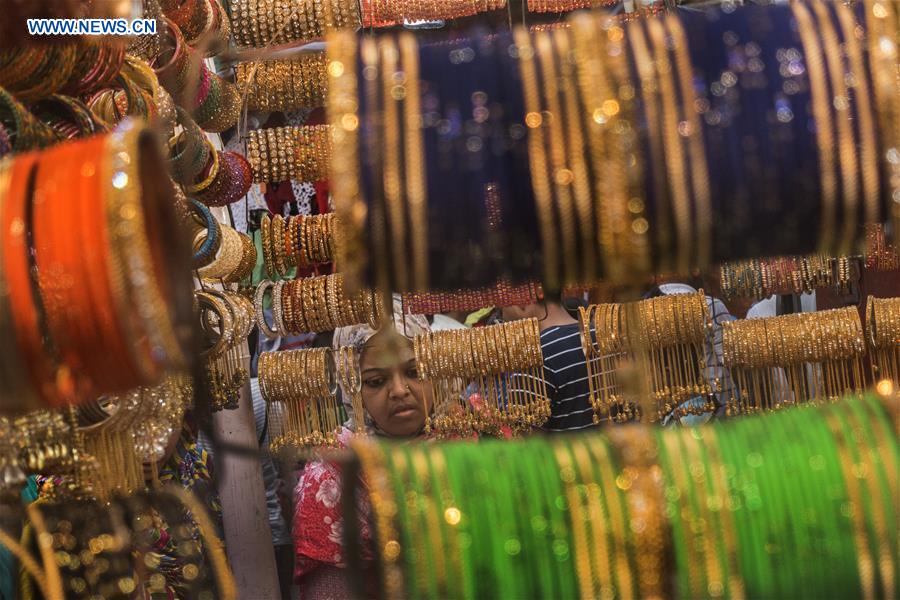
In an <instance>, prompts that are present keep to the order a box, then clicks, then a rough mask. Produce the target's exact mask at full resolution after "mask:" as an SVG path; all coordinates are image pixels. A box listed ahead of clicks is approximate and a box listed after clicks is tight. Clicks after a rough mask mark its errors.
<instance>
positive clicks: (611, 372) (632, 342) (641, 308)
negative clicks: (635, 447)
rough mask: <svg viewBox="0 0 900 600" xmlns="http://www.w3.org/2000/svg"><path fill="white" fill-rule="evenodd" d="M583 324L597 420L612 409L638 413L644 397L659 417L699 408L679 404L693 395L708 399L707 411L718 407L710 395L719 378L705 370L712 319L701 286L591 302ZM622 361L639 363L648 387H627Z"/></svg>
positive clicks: (626, 415)
mask: <svg viewBox="0 0 900 600" xmlns="http://www.w3.org/2000/svg"><path fill="white" fill-rule="evenodd" d="M580 324H581V335H582V340H583V348H584V350H585V355H586V359H587V367H588V383H589V388H590V391H591V403H592V405H593V406H594V411H595V419H596V420H605V419H607V418H609V415H610V414H611V412H612V411H613V409H615V412H616V415H617V419H618V420H628V419H631V418H633V417H634V416H635V409H636V403H637V400H638V398H641V397H649V398H651V399H652V400H653V401H654V402H655V403H656V416H657V417H658V418H660V419H661V418H663V417H664V416H666V415H669V414H671V415H674V416H675V417H676V418H679V417H681V416H684V414H688V413H689V412H691V411H699V410H700V409H697V408H690V409H688V408H683V407H680V406H679V405H680V404H681V403H682V402H684V401H685V400H687V399H688V398H691V397H694V396H700V397H705V398H706V403H705V405H704V406H703V408H702V410H703V411H706V410H710V409H712V408H714V407H713V406H712V404H711V403H712V400H711V398H710V396H711V394H712V393H713V392H714V391H716V389H715V388H716V387H717V384H718V382H716V381H712V382H711V381H709V380H708V377H707V372H706V371H707V364H706V352H705V346H706V344H707V339H708V336H709V334H710V331H711V322H710V317H709V309H708V306H707V303H706V296H705V295H704V293H703V292H702V290H701V291H699V292H697V293H696V294H672V295H666V296H660V297H657V298H650V299H647V300H641V301H638V302H631V303H626V304H599V305H591V306H589V307H588V308H586V309H583V310H582V311H581V313H580ZM623 362H629V363H633V364H634V365H635V366H636V367H637V369H638V372H640V373H641V378H640V381H641V383H642V384H643V385H645V386H646V388H647V389H644V390H641V389H628V386H625V385H624V383H623V382H621V381H620V380H619V367H620V363H623ZM632 388H633V386H632Z"/></svg>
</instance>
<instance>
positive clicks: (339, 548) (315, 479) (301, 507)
mask: <svg viewBox="0 0 900 600" xmlns="http://www.w3.org/2000/svg"><path fill="white" fill-rule="evenodd" d="M352 436H353V433H352V432H351V431H350V430H349V429H347V428H343V429H342V430H341V433H340V435H339V436H338V439H339V441H340V443H341V445H342V446H346V444H348V443H349V441H350V439H351V438H352ZM341 483H342V479H341V467H340V466H339V465H337V464H335V463H332V462H327V461H321V460H315V461H312V462H310V463H308V464H307V465H306V467H305V468H304V469H303V475H302V476H301V477H300V481H299V482H298V483H297V487H296V488H295V490H294V504H295V507H296V508H295V509H294V523H293V537H294V554H295V556H296V562H295V566H294V580H295V581H297V582H298V583H299V582H300V580H301V579H302V578H303V577H304V576H305V575H307V574H309V573H311V572H312V571H314V570H315V569H316V568H318V567H320V566H323V565H325V566H333V567H340V568H344V567H345V566H346V563H345V560H344V550H343V534H344V519H343V516H342V514H341V487H342V485H341ZM363 489H365V488H363ZM357 502H358V511H357V514H359V530H360V539H361V540H362V544H361V545H360V548H359V550H360V553H361V556H362V559H363V560H364V561H371V560H372V548H371V543H370V542H371V539H372V534H371V531H370V529H369V514H370V512H371V506H370V503H369V498H368V495H367V494H360V495H359V498H358V500H357Z"/></svg>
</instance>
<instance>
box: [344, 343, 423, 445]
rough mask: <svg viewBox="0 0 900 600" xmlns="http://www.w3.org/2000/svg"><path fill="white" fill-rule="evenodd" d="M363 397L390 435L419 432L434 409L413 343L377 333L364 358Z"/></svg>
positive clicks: (403, 435)
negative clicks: (417, 363) (431, 407)
mask: <svg viewBox="0 0 900 600" xmlns="http://www.w3.org/2000/svg"><path fill="white" fill-rule="evenodd" d="M360 371H361V372H362V400H363V406H364V407H365V409H366V412H368V413H369V415H370V416H371V417H372V419H374V421H375V424H376V425H378V427H379V429H381V430H382V431H384V432H385V433H387V434H388V435H390V436H395V437H406V436H411V435H415V434H417V433H419V432H420V431H421V430H422V428H423V427H424V426H425V417H426V416H427V415H428V411H429V410H430V404H431V402H430V398H428V397H427V396H428V394H427V393H426V386H425V385H424V384H423V382H421V381H419V378H418V374H417V372H416V358H415V354H414V353H413V347H412V342H410V341H409V340H408V339H406V338H404V337H401V336H399V335H392V334H391V333H387V334H385V333H379V334H378V335H375V336H374V337H373V338H372V339H371V340H369V343H368V344H366V347H365V349H364V350H363V352H362V356H361V357H360Z"/></svg>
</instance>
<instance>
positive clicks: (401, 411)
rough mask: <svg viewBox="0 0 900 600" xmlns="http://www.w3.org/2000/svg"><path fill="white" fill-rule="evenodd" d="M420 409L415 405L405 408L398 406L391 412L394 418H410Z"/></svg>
mask: <svg viewBox="0 0 900 600" xmlns="http://www.w3.org/2000/svg"><path fill="white" fill-rule="evenodd" d="M417 409H418V407H417V406H416V405H415V404H408V405H405V406H398V407H397V408H395V409H393V410H392V411H391V416H392V417H409V416H412V415H414V414H415V413H416V410H417Z"/></svg>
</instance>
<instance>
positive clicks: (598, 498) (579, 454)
mask: <svg viewBox="0 0 900 600" xmlns="http://www.w3.org/2000/svg"><path fill="white" fill-rule="evenodd" d="M567 441H568V442H569V445H570V447H571V448H572V449H573V451H574V452H575V455H576V459H577V461H576V464H577V465H578V468H579V470H580V471H581V477H582V479H583V480H584V481H585V482H590V483H588V488H587V494H588V495H590V496H591V497H592V498H593V499H594V501H595V502H596V503H597V508H598V511H599V512H600V513H601V518H600V521H601V523H602V527H603V529H602V530H601V531H599V532H598V531H596V530H595V529H594V528H595V525H594V523H592V524H591V527H592V531H593V536H594V543H595V550H596V551H597V553H598V558H599V555H600V554H601V552H600V547H599V546H600V545H602V546H603V552H602V555H603V557H604V561H605V563H606V566H605V568H601V567H600V565H599V562H598V566H597V577H598V579H599V580H600V596H601V597H615V596H619V595H620V592H619V590H620V589H623V588H622V586H623V585H624V582H621V581H619V576H618V573H617V569H615V568H614V567H613V564H614V562H615V561H616V559H617V556H616V555H617V554H618V555H621V556H625V557H627V556H628V553H629V549H628V548H627V546H625V545H622V547H619V545H618V544H617V540H616V537H615V536H614V535H613V531H614V529H613V523H612V521H611V516H610V507H609V502H608V501H607V498H606V496H607V493H606V492H604V491H603V488H602V486H601V484H600V482H601V481H603V479H602V477H601V475H600V471H599V469H598V468H597V465H598V461H596V460H591V456H592V453H591V449H590V448H589V444H590V443H598V444H599V443H601V440H600V438H597V437H596V436H595V437H591V438H588V437H587V436H573V437H567ZM601 538H605V540H603V539H601ZM623 542H624V540H623ZM604 589H608V590H609V591H608V592H607V593H604ZM610 592H611V593H610Z"/></svg>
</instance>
